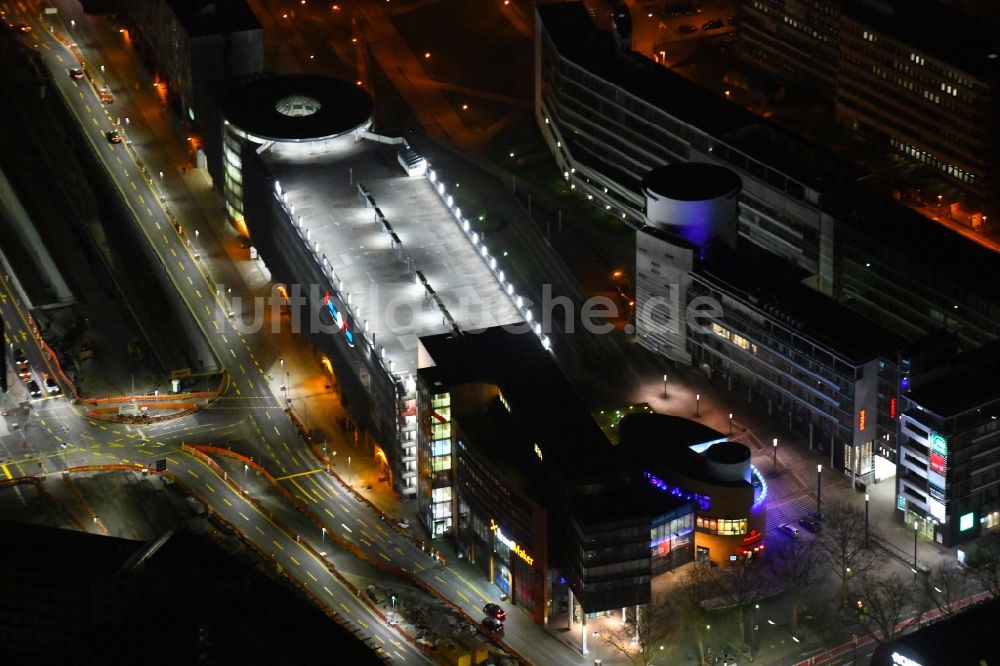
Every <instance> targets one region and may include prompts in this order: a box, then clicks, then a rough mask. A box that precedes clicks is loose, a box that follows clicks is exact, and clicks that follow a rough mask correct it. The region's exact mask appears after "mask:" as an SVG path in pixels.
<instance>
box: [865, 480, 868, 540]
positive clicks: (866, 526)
mask: <svg viewBox="0 0 1000 666" xmlns="http://www.w3.org/2000/svg"><path fill="white" fill-rule="evenodd" d="M868 499H869V495H868V493H865V548H867V547H868Z"/></svg>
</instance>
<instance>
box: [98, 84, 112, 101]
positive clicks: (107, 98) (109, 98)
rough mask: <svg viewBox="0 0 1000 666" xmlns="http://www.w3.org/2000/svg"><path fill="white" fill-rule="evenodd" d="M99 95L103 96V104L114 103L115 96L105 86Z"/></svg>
mask: <svg viewBox="0 0 1000 666" xmlns="http://www.w3.org/2000/svg"><path fill="white" fill-rule="evenodd" d="M98 97H100V98H101V104H113V103H114V101H115V96H114V95H112V94H111V91H110V90H108V89H107V88H104V89H103V90H101V91H100V92H99V93H98Z"/></svg>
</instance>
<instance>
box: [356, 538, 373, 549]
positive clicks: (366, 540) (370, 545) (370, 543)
mask: <svg viewBox="0 0 1000 666" xmlns="http://www.w3.org/2000/svg"><path fill="white" fill-rule="evenodd" d="M358 541H360V542H361V543H363V544H365V545H366V546H368V547H369V548H371V547H372V542H371V541H369V540H368V539H365V538H363V537H358Z"/></svg>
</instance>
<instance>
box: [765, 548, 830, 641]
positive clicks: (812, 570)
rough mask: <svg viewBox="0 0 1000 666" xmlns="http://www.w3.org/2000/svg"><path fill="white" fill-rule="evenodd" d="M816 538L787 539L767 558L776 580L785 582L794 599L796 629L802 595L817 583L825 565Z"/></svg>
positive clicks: (794, 624) (793, 614) (793, 618)
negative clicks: (822, 563)
mask: <svg viewBox="0 0 1000 666" xmlns="http://www.w3.org/2000/svg"><path fill="white" fill-rule="evenodd" d="M815 543H816V542H815V541H811V540H806V539H794V540H791V541H787V540H786V541H783V542H781V545H780V546H778V548H776V549H774V550H772V551H771V552H770V553H769V555H768V558H767V563H768V567H769V568H770V570H771V572H772V573H773V575H774V578H775V580H778V581H782V582H784V583H785V584H786V585H787V587H786V590H787V591H788V593H789V595H790V597H791V602H792V608H791V611H792V618H791V620H792V629H798V627H799V619H800V617H801V614H802V597H803V595H804V593H805V592H806V590H808V588H809V586H810V585H812V584H813V583H814V582H816V579H817V577H818V576H817V574H818V572H819V565H820V564H821V557H822V555H821V553H820V552H819V551H818V550H817V548H816V546H815Z"/></svg>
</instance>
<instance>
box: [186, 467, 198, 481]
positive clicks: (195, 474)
mask: <svg viewBox="0 0 1000 666" xmlns="http://www.w3.org/2000/svg"><path fill="white" fill-rule="evenodd" d="M187 473H188V474H190V475H191V476H193V477H194V478H196V479H197V478H198V472H196V471H194V470H193V469H188V471H187Z"/></svg>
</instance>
